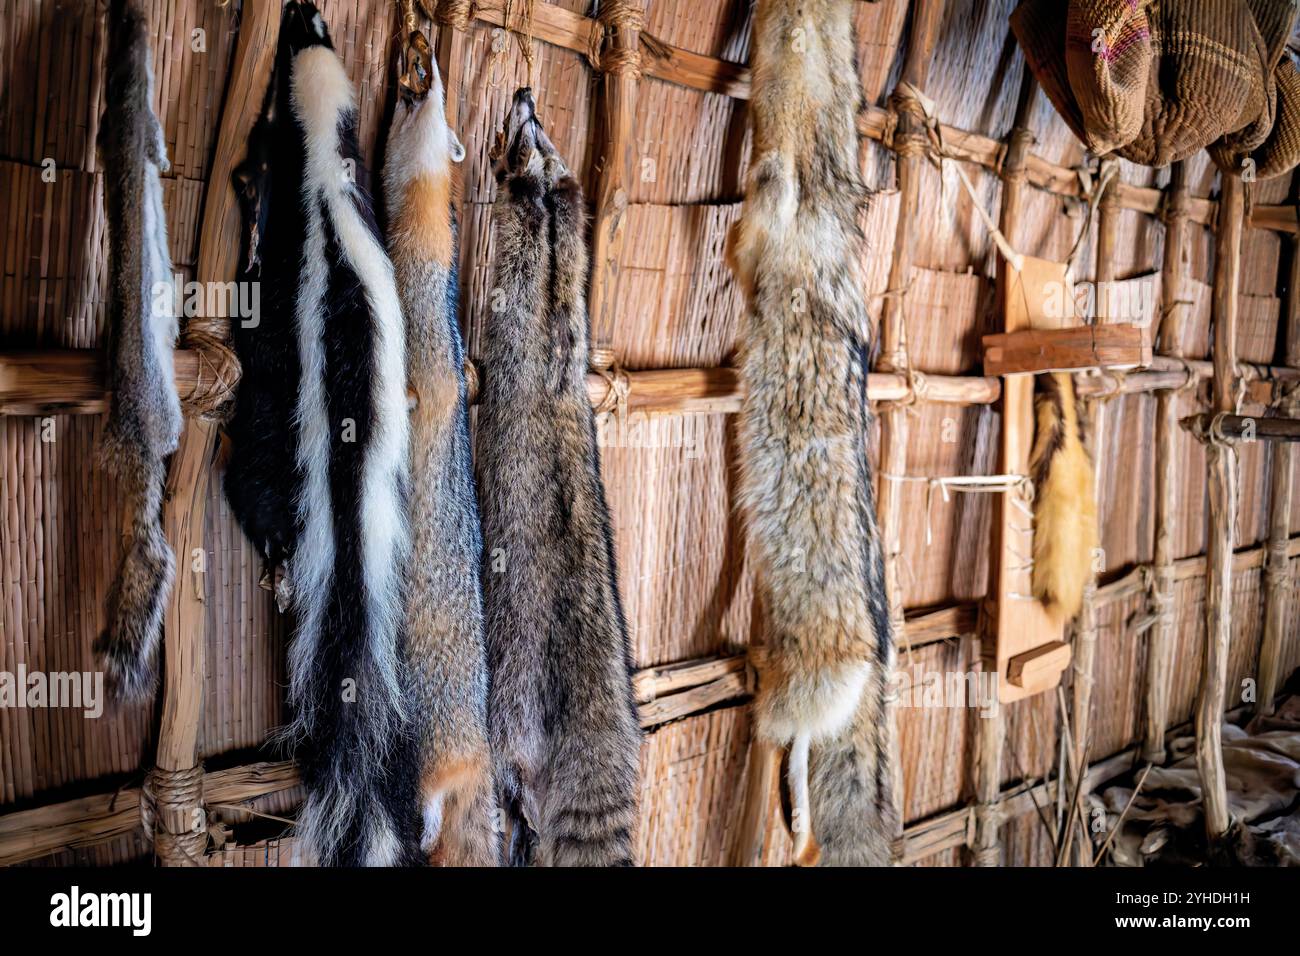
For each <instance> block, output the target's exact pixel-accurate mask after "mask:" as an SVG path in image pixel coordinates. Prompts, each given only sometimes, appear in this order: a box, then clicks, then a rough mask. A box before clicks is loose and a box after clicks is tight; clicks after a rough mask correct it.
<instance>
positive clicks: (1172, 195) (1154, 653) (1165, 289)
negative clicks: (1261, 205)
mask: <svg viewBox="0 0 1300 956" xmlns="http://www.w3.org/2000/svg"><path fill="white" fill-rule="evenodd" d="M1189 199H1190V192H1189V190H1188V186H1187V164H1186V163H1185V162H1180V163H1175V164H1174V167H1173V169H1172V171H1171V172H1170V177H1169V186H1168V188H1167V190H1166V192H1165V209H1164V220H1165V251H1164V259H1163V261H1162V263H1161V274H1160V281H1161V295H1160V298H1161V302H1160V319H1159V325H1158V326H1157V328H1156V330H1155V334H1156V336H1157V338H1158V342H1159V344H1163V345H1164V346H1165V347H1166V348H1167V349H1169V350H1170V351H1171V354H1180V353H1181V345H1180V344H1178V343H1179V342H1180V337H1179V335H1178V332H1179V331H1180V329H1181V327H1182V324H1183V322H1184V321H1185V319H1186V316H1187V314H1188V311H1189V310H1188V309H1187V303H1186V302H1185V301H1184V292H1183V287H1184V279H1185V278H1186V276H1187V274H1188V270H1189V268H1190V264H1189V262H1188V257H1189V255H1190V254H1191V253H1190V249H1191V244H1190V243H1189V241H1188V240H1189V238H1190V233H1191V219H1190V217H1189V215H1188V200H1189ZM1189 384H1190V383H1189ZM1177 415H1178V392H1177V391H1170V390H1168V389H1166V390H1163V391H1160V392H1158V393H1157V394H1156V462H1155V464H1156V476H1155V478H1156V488H1155V492H1156V494H1155V498H1156V541H1155V563H1154V568H1153V571H1152V576H1153V581H1152V600H1153V603H1154V604H1155V611H1156V620H1155V623H1154V624H1153V625H1152V626H1151V630H1150V632H1149V634H1150V636H1149V638H1148V644H1147V661H1146V672H1145V674H1144V676H1143V683H1144V697H1145V701H1146V703H1145V707H1144V708H1143V714H1142V721H1143V730H1142V759H1143V760H1144V761H1147V762H1149V763H1154V764H1163V763H1164V762H1165V727H1166V725H1167V723H1168V719H1169V675H1170V673H1171V671H1172V669H1173V659H1172V658H1173V641H1174V577H1173V573H1174V559H1175V558H1176V557H1177V555H1176V553H1175V544H1174V537H1175V535H1176V534H1177V530H1178V485H1177V470H1178V456H1177V449H1178V433H1179V427H1178V420H1177Z"/></svg>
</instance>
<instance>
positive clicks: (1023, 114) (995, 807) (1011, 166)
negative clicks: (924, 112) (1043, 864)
mask: <svg viewBox="0 0 1300 956" xmlns="http://www.w3.org/2000/svg"><path fill="white" fill-rule="evenodd" d="M1037 95H1038V83H1037V82H1036V81H1035V80H1034V75H1033V73H1032V72H1031V71H1030V70H1029V68H1028V67H1026V68H1025V74H1024V78H1023V79H1022V80H1021V83H1020V98H1019V101H1018V102H1017V104H1016V119H1015V123H1014V125H1013V126H1012V128H1011V135H1010V138H1009V140H1008V142H1007V152H1006V157H1005V158H1004V159H1003V162H1002V211H1001V214H1000V216H999V221H998V228H999V229H1001V230H1002V234H1003V235H1004V236H1006V237H1007V241H1008V242H1009V243H1010V244H1011V246H1012V248H1016V243H1017V242H1019V234H1018V232H1017V231H1016V228H1017V226H1018V225H1019V223H1020V218H1021V215H1022V209H1023V207H1024V201H1025V190H1026V188H1027V186H1028V176H1027V174H1026V172H1025V160H1026V158H1027V157H1028V155H1029V147H1030V145H1031V144H1032V143H1033V138H1034V137H1033V133H1032V132H1031V131H1030V129H1029V117H1030V114H1031V113H1032V111H1033V107H1034V99H1035V98H1036V97H1037ZM1008 268H1010V267H1009V266H1008V265H1007V263H1006V262H1002V261H1000V262H999V267H998V284H999V287H1000V288H999V293H998V294H999V295H1000V296H1006V295H1008V294H1009V290H1008V288H1007V286H1008V285H1009V283H1008V274H1007V269H1008ZM985 623H988V622H987V619H986V621H985ZM995 639H996V634H992V633H988V632H985V633H983V634H981V640H984V641H990V640H995ZM974 713H975V714H976V716H975V724H976V738H975V800H976V805H975V836H974V840H973V842H972V846H971V849H972V852H973V857H974V862H975V865H976V866H997V865H998V863H999V862H1000V856H1001V849H1000V846H1001V840H1000V837H1001V828H1002V811H1001V806H1000V804H999V801H1000V799H1001V795H1002V748H1003V745H1004V743H1005V740H1006V723H1005V718H1004V716H1003V713H1002V706H1001V705H1000V704H999V705H998V706H997V707H996V708H995V709H994V710H993V712H992V713H991V714H988V713H985V712H984V711H983V710H979V711H974Z"/></svg>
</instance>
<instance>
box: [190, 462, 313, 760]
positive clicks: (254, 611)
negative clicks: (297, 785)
mask: <svg viewBox="0 0 1300 956" xmlns="http://www.w3.org/2000/svg"><path fill="white" fill-rule="evenodd" d="M206 522H207V531H206V534H205V538H206V541H207V550H206V553H205V555H204V559H205V567H206V570H205V571H204V572H201V573H204V574H206V576H207V580H206V584H207V594H208V602H207V623H206V628H207V632H206V633H207V657H206V661H205V670H206V674H205V678H204V694H203V720H202V722H201V724H200V725H199V753H200V754H201V755H203V756H205V757H207V756H213V755H216V754H221V753H226V752H228V751H233V750H243V749H247V748H252V747H257V746H259V745H261V744H262V742H263V741H264V740H266V738H267V735H268V734H269V733H270V732H271V731H272V730H274V729H275V728H277V727H279V726H281V725H282V724H283V723H284V722H285V720H286V719H287V716H288V715H287V712H286V710H285V705H284V688H285V687H287V686H288V678H287V676H286V673H285V640H286V636H287V634H286V632H287V627H286V624H285V620H284V618H283V616H281V615H280V614H279V613H278V612H277V611H276V608H275V601H274V600H273V599H272V597H271V594H270V592H268V591H267V590H266V589H265V588H264V587H262V586H260V584H259V582H260V580H261V578H262V575H263V568H262V561H261V558H260V556H259V555H258V554H257V551H256V549H255V548H254V547H253V546H252V545H251V544H250V543H249V542H248V540H247V539H246V538H245V537H244V535H243V532H242V531H241V530H240V528H239V525H238V524H237V523H236V522H235V519H234V515H233V514H231V512H230V507H229V505H227V503H226V498H225V494H224V492H223V491H222V489H221V486H220V483H218V482H213V483H211V484H210V485H209V488H208V507H207V513H206ZM193 562H194V557H193V556H190V559H189V561H188V562H185V561H183V560H182V561H181V562H180V563H179V564H178V567H179V571H178V573H181V574H184V573H195V572H193V570H192V568H193ZM187 564H188V568H187V566H186V565H187Z"/></svg>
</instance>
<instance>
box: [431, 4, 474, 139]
mask: <svg viewBox="0 0 1300 956" xmlns="http://www.w3.org/2000/svg"><path fill="white" fill-rule="evenodd" d="M431 5H432V0H421V6H423V7H424V8H425V11H426V12H428V8H429V6H431ZM469 17H470V11H469V8H468V6H465V7H464V8H463V9H461V8H459V7H457V8H453V7H452V5H449V4H446V3H439V4H438V8H437V10H435V11H434V16H433V20H434V21H435V22H436V23H437V24H438V35H437V37H436V38H435V39H434V41H433V58H434V60H435V61H436V62H437V64H438V72H439V74H441V75H442V86H443V89H444V90H445V91H446V100H447V105H446V114H447V125H448V126H450V127H451V128H452V129H453V130H454V129H456V123H457V121H458V119H459V117H460V90H459V84H460V77H461V73H462V72H463V71H464V63H465V37H464V33H465V31H466V30H468V29H469V26H470V20H469ZM457 135H458V136H459V135H460V134H459V133H458V134H457Z"/></svg>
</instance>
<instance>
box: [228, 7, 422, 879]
mask: <svg viewBox="0 0 1300 956" xmlns="http://www.w3.org/2000/svg"><path fill="white" fill-rule="evenodd" d="M356 123H357V109H356V101H355V97H354V94H353V91H352V86H351V84H350V82H349V81H348V78H347V74H346V72H345V71H344V68H343V63H342V61H341V60H340V59H339V57H338V54H337V53H335V52H334V49H333V47H332V45H331V43H330V38H329V33H328V31H327V29H326V27H325V23H324V21H323V20H322V19H321V17H320V14H319V13H317V11H316V9H315V8H314V7H313V6H312V5H311V4H309V3H298V2H290V3H288V4H287V5H286V6H285V12H284V16H283V19H282V23H281V27H280V48H279V50H278V53H277V67H276V75H275V80H274V81H273V92H271V93H270V94H269V95H268V98H267V103H266V109H265V110H264V113H263V116H262V120H261V122H259V124H258V126H257V128H256V129H255V131H254V134H253V138H252V142H251V143H250V152H249V160H248V161H247V162H246V163H245V164H244V167H243V169H242V178H241V175H237V177H236V183H237V185H238V184H241V183H242V185H243V187H244V188H245V189H251V190H252V191H253V193H254V194H255V195H252V194H246V195H245V202H244V207H245V210H246V212H247V211H249V210H252V211H253V212H255V213H257V216H256V217H254V219H253V220H252V222H251V223H250V224H248V225H247V227H246V230H245V247H246V248H245V262H244V266H245V269H246V270H247V269H248V268H250V267H253V268H260V276H261V281H262V283H263V287H264V289H265V294H264V295H263V296H262V302H263V314H262V315H261V317H260V320H259V323H258V325H257V326H256V327H255V328H251V329H248V330H245V332H244V333H241V335H240V337H239V339H237V343H240V344H242V346H243V347H244V348H243V352H241V356H240V357H241V359H243V360H244V361H245V366H244V368H245V377H244V379H243V381H242V383H241V386H240V395H239V401H240V403H241V404H242V405H243V406H244V407H245V408H246V409H247V410H248V411H249V413H250V414H249V416H248V417H247V418H245V419H243V429H244V430H241V431H239V432H237V433H236V434H235V436H234V439H233V440H234V449H233V452H232V453H233V455H234V456H235V458H234V461H235V462H236V463H238V461H239V456H240V455H241V454H243V453H244V452H242V451H241V449H240V443H241V441H251V442H252V443H254V444H255V448H256V451H253V452H250V454H259V455H265V456H267V457H266V458H265V459H264V460H260V461H257V462H252V463H248V466H247V467H246V468H245V469H244V470H242V471H240V470H235V475H236V476H237V477H232V479H231V480H230V481H229V482H228V483H227V490H228V491H230V492H231V495H232V500H235V501H240V502H243V503H244V506H243V508H242V514H241V520H243V521H244V527H245V529H246V530H247V531H248V532H249V534H250V537H251V538H252V539H253V541H254V543H255V544H257V545H258V547H259V548H262V549H263V550H264V553H266V554H267V556H268V557H271V558H275V559H282V560H283V561H284V564H285V576H286V578H287V581H288V593H289V610H290V612H291V613H292V615H293V634H292V639H291V642H290V645H289V702H290V705H291V708H292V710H293V722H292V724H291V725H290V726H289V728H287V731H286V737H287V738H288V739H290V740H292V741H293V742H294V743H295V744H296V755H297V758H298V761H299V763H300V765H301V767H302V774H303V781H304V783H305V785H306V790H307V798H306V802H305V805H304V807H303V809H302V812H301V814H300V817H299V831H300V833H301V835H302V837H303V842H304V844H305V846H306V848H307V850H308V852H309V854H310V855H311V856H312V857H314V858H315V860H316V861H317V862H318V863H320V864H322V865H353V864H365V865H391V864H396V863H405V862H412V861H413V860H414V853H415V848H416V846H417V844H418V813H417V808H416V807H417V805H416V795H415V773H414V770H415V759H414V746H413V740H412V737H411V734H410V730H409V727H408V725H407V718H406V707H405V701H404V697H403V695H404V692H405V673H404V671H405V669H404V664H403V655H404V653H405V649H404V647H403V624H404V621H403V616H404V612H403V605H402V594H401V579H400V575H401V573H402V572H401V569H402V567H403V564H404V562H405V560H406V552H407V537H408V533H407V524H406V521H407V518H406V505H405V501H404V499H403V494H404V483H405V472H406V461H407V403H406V368H405V348H404V337H405V336H404V329H403V324H402V311H401V304H400V302H399V300H398V296H397V288H396V285H395V282H394V278H393V267H392V263H391V262H390V261H389V260H388V256H387V254H386V253H385V251H384V248H383V245H382V240H381V237H380V235H379V230H378V227H377V225H376V223H375V219H374V215H373V212H372V208H371V201H370V197H369V195H368V193H367V192H366V190H365V188H364V187H363V186H362V185H361V183H362V182H363V181H364V179H363V177H364V169H363V167H362V164H361V159H360V155H359V153H358V149H357V138H356ZM268 144H270V148H268ZM258 217H264V218H258ZM268 303H269V305H268ZM244 353H246V354H247V357H246V355H245V354H244ZM294 356H296V360H295V358H294ZM250 360H251V361H250ZM277 401H283V402H284V404H283V405H280V406H278V407H277V406H276V402H277ZM286 424H287V425H288V427H289V429H290V430H291V432H292V434H291V436H290V437H289V440H288V441H287V442H286V443H285V444H286V447H288V448H290V449H292V453H293V458H292V461H291V462H288V461H285V459H284V455H283V454H275V449H274V447H273V446H274V443H275V442H277V441H283V440H284V439H285V437H286V436H285V432H284V429H285V427H286ZM261 429H266V430H267V431H266V432H265V433H260V432H259V430H261ZM244 450H245V451H248V450H249V449H248V447H247V446H245V449H244ZM276 468H279V469H282V470H281V471H280V472H279V473H278V474H277V473H276V471H275V469H276ZM232 470H233V469H232ZM277 485H278V486H279V487H276V486H277ZM285 499H287V501H288V503H289V504H290V506H291V510H290V511H289V513H288V514H287V515H282V514H277V513H276V509H277V508H278V507H280V506H281V502H282V501H284V500H285ZM263 522H265V523H263ZM268 529H270V530H268Z"/></svg>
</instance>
